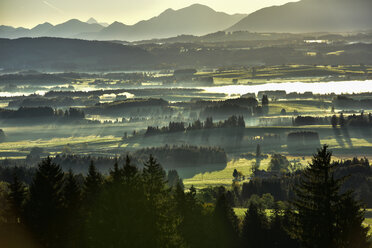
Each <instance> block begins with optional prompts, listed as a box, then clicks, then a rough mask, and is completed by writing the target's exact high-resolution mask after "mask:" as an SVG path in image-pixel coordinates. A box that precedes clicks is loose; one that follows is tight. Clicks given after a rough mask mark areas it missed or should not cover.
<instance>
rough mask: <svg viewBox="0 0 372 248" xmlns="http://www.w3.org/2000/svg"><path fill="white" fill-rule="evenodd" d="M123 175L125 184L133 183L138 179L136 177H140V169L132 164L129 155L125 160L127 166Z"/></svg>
mask: <svg viewBox="0 0 372 248" xmlns="http://www.w3.org/2000/svg"><path fill="white" fill-rule="evenodd" d="M122 174H123V179H124V182H125V183H131V181H132V180H134V179H136V177H137V176H138V169H137V167H136V166H134V165H132V164H131V160H130V158H129V156H128V155H127V156H126V158H125V164H124V167H123V173H122Z"/></svg>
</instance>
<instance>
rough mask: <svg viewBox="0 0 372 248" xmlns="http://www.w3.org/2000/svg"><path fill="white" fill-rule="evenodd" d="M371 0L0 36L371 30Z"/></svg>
mask: <svg viewBox="0 0 372 248" xmlns="http://www.w3.org/2000/svg"><path fill="white" fill-rule="evenodd" d="M371 10H372V0H301V1H298V2H291V3H287V4H284V5H281V6H272V7H267V8H263V9H260V10H258V11H256V12H254V13H251V14H249V15H245V14H235V15H229V14H226V13H223V12H217V11H214V10H213V9H211V8H209V7H207V6H205V5H201V4H194V5H191V6H189V7H186V8H182V9H179V10H173V9H167V10H165V11H164V12H163V13H161V14H160V15H158V16H156V17H153V18H151V19H149V20H144V21H140V22H138V23H136V24H134V25H126V24H124V23H121V22H113V23H112V24H110V25H109V24H107V23H99V22H97V21H96V20H95V19H94V18H90V19H89V20H88V21H87V22H82V21H79V20H77V19H72V20H69V21H67V22H64V23H61V24H58V25H55V26H54V25H52V24H50V23H48V22H46V23H43V24H39V25H37V26H36V27H34V28H32V29H26V28H14V27H11V26H0V38H19V37H61V38H79V39H87V40H123V41H138V40H146V39H154V38H158V39H159V38H160V39H161V38H169V37H176V36H180V35H194V36H195V35H196V36H201V35H206V34H209V33H214V32H217V31H228V32H234V31H251V32H277V33H278V32H291V33H298V32H302V33H306V32H327V31H328V32H349V31H363V30H372V15H371V14H370V12H371Z"/></svg>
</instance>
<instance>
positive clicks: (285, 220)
mask: <svg viewBox="0 0 372 248" xmlns="http://www.w3.org/2000/svg"><path fill="white" fill-rule="evenodd" d="M291 215H292V213H291V212H289V211H288V210H285V211H283V210H280V209H279V207H278V205H277V204H275V207H274V214H273V215H272V217H271V220H270V230H269V237H268V241H269V244H268V247H278V248H280V247H286V248H296V247H299V244H298V242H297V240H295V239H293V238H292V237H291V236H290V234H289V231H290V230H291V228H290V218H291Z"/></svg>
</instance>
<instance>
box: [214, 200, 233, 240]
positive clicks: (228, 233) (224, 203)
mask: <svg viewBox="0 0 372 248" xmlns="http://www.w3.org/2000/svg"><path fill="white" fill-rule="evenodd" d="M213 218H214V227H212V228H213V229H214V234H215V240H214V242H215V243H214V244H212V246H213V247H237V246H238V243H239V242H238V241H239V226H238V218H237V216H236V215H235V212H234V210H233V209H232V207H231V206H230V204H229V202H228V200H227V199H226V195H225V193H221V194H220V196H219V197H218V199H217V202H216V206H215V209H214V213H213Z"/></svg>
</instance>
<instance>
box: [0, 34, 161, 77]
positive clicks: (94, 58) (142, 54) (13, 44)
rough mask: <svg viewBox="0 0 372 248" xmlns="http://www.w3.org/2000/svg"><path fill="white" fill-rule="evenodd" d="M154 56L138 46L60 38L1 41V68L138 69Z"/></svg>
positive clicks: (151, 61) (151, 60)
mask: <svg viewBox="0 0 372 248" xmlns="http://www.w3.org/2000/svg"><path fill="white" fill-rule="evenodd" d="M153 62H154V58H153V56H152V55H151V54H150V53H149V52H147V51H145V50H143V49H141V48H138V47H133V46H125V45H122V44H116V43H112V42H102V41H85V40H77V39H61V38H20V39H15V40H10V39H0V68H1V67H2V68H7V69H13V68H16V69H22V68H25V69H26V68H30V67H32V68H44V69H46V70H47V69H54V70H75V69H79V70H95V69H97V70H104V69H113V70H114V69H141V67H145V66H146V65H149V64H153Z"/></svg>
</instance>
